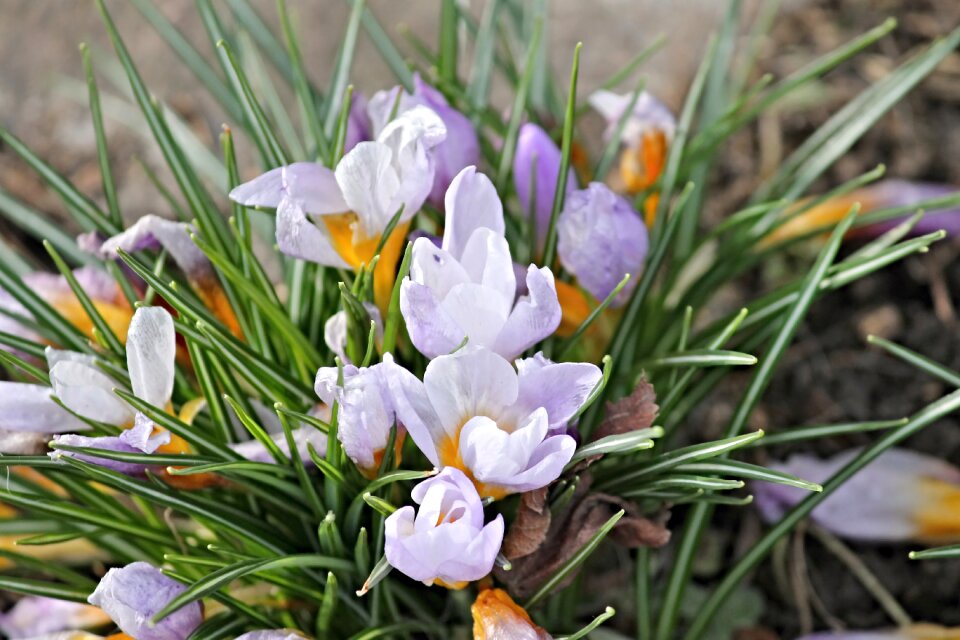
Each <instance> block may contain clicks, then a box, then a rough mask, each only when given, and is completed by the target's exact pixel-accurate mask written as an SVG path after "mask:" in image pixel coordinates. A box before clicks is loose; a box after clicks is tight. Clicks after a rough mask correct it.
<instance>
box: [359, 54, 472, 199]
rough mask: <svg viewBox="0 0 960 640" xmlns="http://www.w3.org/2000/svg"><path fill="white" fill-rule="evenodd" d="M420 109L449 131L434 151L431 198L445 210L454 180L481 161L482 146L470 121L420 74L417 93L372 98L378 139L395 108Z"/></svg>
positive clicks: (369, 108)
mask: <svg viewBox="0 0 960 640" xmlns="http://www.w3.org/2000/svg"><path fill="white" fill-rule="evenodd" d="M398 92H400V95H399V96H398V95H397V94H398ZM416 106H424V107H427V108H429V109H432V110H433V111H434V112H436V114H437V115H438V116H440V119H441V120H443V124H444V126H446V129H447V137H446V139H445V140H444V141H443V142H441V143H440V144H438V145H437V146H436V148H435V149H434V150H433V156H434V160H435V161H436V173H435V175H434V178H433V187H432V188H431V190H430V195H429V197H428V200H429V202H430V203H431V204H432V205H433V206H435V207H437V208H441V207H443V205H444V200H443V196H444V194H445V193H446V191H447V187H449V186H450V183H451V182H452V181H453V178H454V177H455V176H456V175H457V174H458V173H460V171H461V170H463V169H464V168H465V167H469V166H471V165H475V164H477V163H478V162H479V161H480V143H479V141H478V140H477V132H476V130H474V127H473V123H471V122H470V119H469V118H467V117H466V116H465V115H463V114H462V113H460V112H459V111H457V110H456V109H454V108H453V107H451V106H450V104H449V103H448V102H447V100H446V98H444V97H443V94H442V93H440V92H439V91H437V89H435V88H434V87H431V86H430V85H429V84H427V83H426V82H424V80H423V78H421V77H420V74H419V73H415V74H413V93H408V92H406V91H404V90H403V88H402V87H395V88H393V89H390V90H387V91H379V92H377V93H376V94H374V96H373V97H372V98H370V103H369V105H368V106H367V113H368V114H369V117H370V124H371V127H372V130H373V133H374V135H376V134H377V133H379V132H380V131H381V130H382V129H383V128H384V127H386V126H387V124H388V122H389V119H390V114H391V113H392V112H393V110H394V108H395V107H396V112H397V114H402V113H404V112H406V111H409V110H410V109H412V108H414V107H416Z"/></svg>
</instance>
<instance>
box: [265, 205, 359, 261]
mask: <svg viewBox="0 0 960 640" xmlns="http://www.w3.org/2000/svg"><path fill="white" fill-rule="evenodd" d="M277 246H278V247H280V251H282V252H283V253H285V254H286V255H288V256H290V257H292V258H300V259H301V260H309V261H310V262H316V263H317V264H322V265H324V266H328V267H336V268H339V269H347V268H349V265H348V264H347V263H346V261H345V260H344V259H343V258H341V257H340V254H339V253H337V250H336V249H334V248H333V244H332V243H331V242H330V238H329V236H327V234H326V233H325V232H324V230H322V229H320V227H319V226H317V225H316V224H314V223H313V222H312V221H310V220H309V219H307V215H306V213H304V210H303V205H302V204H301V203H300V202H298V201H296V200H284V201H282V202H281V203H280V206H279V207H278V208H277Z"/></svg>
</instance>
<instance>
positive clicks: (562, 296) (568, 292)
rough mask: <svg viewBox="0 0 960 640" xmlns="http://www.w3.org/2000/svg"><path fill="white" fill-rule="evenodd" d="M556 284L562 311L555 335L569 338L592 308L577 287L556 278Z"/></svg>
mask: <svg viewBox="0 0 960 640" xmlns="http://www.w3.org/2000/svg"><path fill="white" fill-rule="evenodd" d="M556 286H557V299H558V300H559V301H560V310H561V312H562V315H561V318H560V326H559V327H558V328H557V335H558V336H560V337H561V338H569V337H570V336H572V335H573V332H574V331H576V330H577V329H578V328H579V327H580V325H581V324H583V321H584V320H586V319H587V316H589V315H590V311H592V309H591V308H590V303H589V302H588V301H587V297H586V295H585V294H584V293H583V292H582V291H580V289H578V288H577V287H575V286H573V285H572V284H569V283H566V282H563V281H562V280H557V281H556Z"/></svg>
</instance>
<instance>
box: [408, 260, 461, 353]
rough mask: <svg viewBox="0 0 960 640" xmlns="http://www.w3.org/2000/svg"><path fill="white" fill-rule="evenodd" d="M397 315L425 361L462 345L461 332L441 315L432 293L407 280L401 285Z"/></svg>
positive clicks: (441, 309)
mask: <svg viewBox="0 0 960 640" xmlns="http://www.w3.org/2000/svg"><path fill="white" fill-rule="evenodd" d="M400 313H401V314H402V315H403V321H404V322H405V323H406V325H407V333H408V334H409V335H410V341H411V342H413V346H415V347H416V348H417V351H419V352H420V353H422V354H423V355H425V356H427V357H428V358H435V357H437V356H439V355H444V354H447V353H450V352H451V351H453V350H454V349H456V348H457V347H458V346H459V345H460V343H461V342H463V338H464V335H465V334H464V333H463V329H461V328H460V326H459V325H458V324H457V323H456V321H455V320H454V319H453V318H451V317H450V316H449V315H448V314H447V312H446V311H444V309H443V308H442V307H441V305H440V301H439V300H437V298H436V296H434V294H433V292H432V291H430V289H429V288H427V287H425V286H423V285H422V284H417V283H416V282H411V280H410V279H409V278H404V280H403V282H402V283H401V284H400Z"/></svg>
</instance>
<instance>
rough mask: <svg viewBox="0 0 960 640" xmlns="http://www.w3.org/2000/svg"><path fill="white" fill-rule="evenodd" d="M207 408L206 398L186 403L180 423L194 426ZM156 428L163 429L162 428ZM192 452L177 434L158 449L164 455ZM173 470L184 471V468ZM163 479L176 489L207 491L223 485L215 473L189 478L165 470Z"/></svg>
mask: <svg viewBox="0 0 960 640" xmlns="http://www.w3.org/2000/svg"><path fill="white" fill-rule="evenodd" d="M205 406H206V400H205V399H204V398H194V399H192V400H189V401H187V402H185V403H184V404H183V406H182V407H180V415H179V418H180V421H181V422H185V423H186V424H193V419H194V418H196V417H197V414H198V413H200V411H202V410H203V408H204V407H205ZM168 411H169V409H168ZM155 428H156V429H162V427H155ZM191 451H192V450H191V448H190V445H189V444H188V443H187V441H186V440H184V439H183V438H181V437H180V436H178V435H177V434H175V433H171V434H170V442H168V443H167V444H164V445H160V446H159V447H157V453H161V454H164V455H174V456H179V455H185V454H188V453H191ZM173 468H174V469H182V468H183V467H173ZM161 477H162V478H163V481H164V482H166V483H167V484H169V485H170V486H171V487H174V488H175V489H185V490H193V489H205V488H207V487H213V486H216V485H218V484H220V483H221V480H220V477H219V476H217V475H216V474H214V473H195V474H192V475H188V476H177V475H173V474H171V473H169V472H168V471H167V470H166V469H164V470H163V473H162V475H161Z"/></svg>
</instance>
